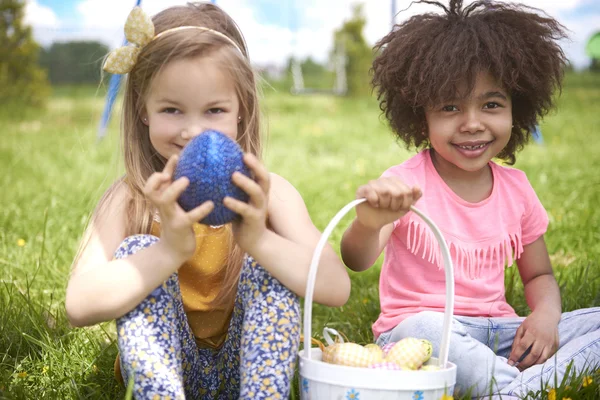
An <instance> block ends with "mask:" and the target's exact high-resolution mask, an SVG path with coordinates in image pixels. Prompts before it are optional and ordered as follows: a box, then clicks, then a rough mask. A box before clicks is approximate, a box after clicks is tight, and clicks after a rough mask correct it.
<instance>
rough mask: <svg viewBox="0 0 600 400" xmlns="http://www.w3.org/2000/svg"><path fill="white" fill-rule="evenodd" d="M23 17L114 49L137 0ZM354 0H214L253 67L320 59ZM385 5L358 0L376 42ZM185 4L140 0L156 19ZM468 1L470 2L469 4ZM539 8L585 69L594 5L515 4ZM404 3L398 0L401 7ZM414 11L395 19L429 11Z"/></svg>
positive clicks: (78, 4)
mask: <svg viewBox="0 0 600 400" xmlns="http://www.w3.org/2000/svg"><path fill="white" fill-rule="evenodd" d="M26 1H27V7H26V20H27V21H28V22H29V23H30V24H31V25H32V26H33V29H34V35H35V37H36V39H37V40H38V41H39V42H40V43H41V44H42V45H49V44H50V43H52V42H53V41H65V40H100V41H102V42H104V43H106V44H107V45H109V46H110V47H115V46H117V45H119V44H120V43H121V41H122V40H123V23H124V21H125V19H126V17H127V14H128V12H129V10H130V9H131V7H132V6H133V5H134V4H135V0H26ZM356 1H357V0H327V1H324V0H216V3H217V4H218V5H220V6H221V7H222V8H223V9H225V10H226V11H227V12H228V13H229V14H231V15H232V17H233V18H234V19H235V20H236V21H237V22H238V24H239V25H240V27H241V29H242V32H243V33H244V35H245V37H246V40H247V42H248V45H249V48H250V54H251V58H252V59H253V60H254V62H255V63H257V64H261V65H265V64H283V63H284V62H285V60H286V59H287V58H288V57H289V56H290V55H295V56H297V57H306V56H308V55H311V56H312V57H313V58H315V59H317V60H319V61H326V59H327V56H328V54H329V51H330V48H331V39H332V37H333V31H334V29H336V28H338V27H339V26H340V25H341V24H342V22H343V21H344V20H345V19H347V18H348V17H349V16H350V13H351V7H352V4H354V3H355V2H356ZM390 1H391V0H363V3H365V13H366V16H367V26H366V28H365V36H366V38H367V41H368V42H369V43H371V44H374V43H375V41H377V40H378V39H379V38H381V37H382V36H384V35H385V34H386V33H387V31H388V30H389V28H390V21H391V12H390V10H391V3H390ZM185 2H186V0H142V6H143V8H144V9H145V10H146V11H147V12H148V13H149V14H154V13H156V12H158V11H160V10H161V9H163V8H165V7H168V6H170V5H172V4H184V3H185ZM467 2H469V0H467ZM519 2H521V3H525V4H528V5H531V6H534V7H537V8H541V9H543V10H544V11H546V12H547V13H548V14H550V15H551V16H553V17H555V18H557V19H558V20H559V21H560V22H561V23H562V24H563V25H565V26H566V27H567V28H568V29H570V31H571V39H572V41H571V42H568V43H565V44H564V46H563V47H564V49H565V52H566V53H567V56H568V57H569V58H570V59H571V60H572V61H573V62H574V63H575V65H576V66H578V67H583V66H586V65H588V63H589V59H588V58H587V57H586V55H585V53H584V47H585V43H586V41H587V39H588V38H589V37H590V36H591V35H592V33H593V32H596V31H600V1H599V0H519ZM409 3H410V0H396V8H397V10H402V9H404V8H406V6H407V5H408V4H409ZM427 7H428V6H425V5H419V6H412V7H411V8H410V9H409V10H408V11H406V12H403V13H401V14H400V16H399V17H398V18H399V20H403V19H406V18H408V17H410V16H411V15H412V14H415V13H418V12H423V11H428V10H430V8H429V9H428V8H427Z"/></svg>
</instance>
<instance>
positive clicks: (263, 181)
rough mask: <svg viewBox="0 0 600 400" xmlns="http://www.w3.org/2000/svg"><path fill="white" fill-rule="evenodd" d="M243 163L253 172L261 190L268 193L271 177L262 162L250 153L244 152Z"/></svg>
mask: <svg viewBox="0 0 600 400" xmlns="http://www.w3.org/2000/svg"><path fill="white" fill-rule="evenodd" d="M244 163H245V164H246V165H247V166H248V168H250V170H251V171H252V173H253V174H254V179H255V180H256V182H257V183H258V185H259V186H260V187H261V189H262V190H263V192H265V193H269V189H270V182H271V179H270V177H269V171H268V170H267V168H266V167H265V166H264V164H263V163H261V162H260V161H259V160H258V158H256V156H255V155H254V154H252V153H246V154H244Z"/></svg>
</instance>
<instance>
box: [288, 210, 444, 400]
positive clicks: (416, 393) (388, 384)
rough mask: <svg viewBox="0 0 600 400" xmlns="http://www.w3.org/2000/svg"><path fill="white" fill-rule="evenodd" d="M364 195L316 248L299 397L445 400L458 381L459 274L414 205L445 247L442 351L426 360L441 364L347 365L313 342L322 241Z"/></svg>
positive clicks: (306, 307) (331, 225)
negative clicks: (454, 327)
mask: <svg viewBox="0 0 600 400" xmlns="http://www.w3.org/2000/svg"><path fill="white" fill-rule="evenodd" d="M364 201H365V199H358V200H354V201H352V202H351V203H349V204H347V205H346V206H345V207H344V208H342V209H341V210H340V211H339V212H338V213H337V214H336V215H335V217H333V219H332V220H331V222H330V223H329V225H327V228H325V231H324V232H323V235H322V236H321V239H320V240H319V243H318V244H317V247H316V248H315V252H314V254H313V258H312V261H311V265H310V269H309V272H308V281H307V284H306V294H305V298H304V349H305V350H306V349H310V351H309V352H306V351H305V350H301V351H300V352H299V353H298V357H299V359H300V398H301V399H302V400H309V399H310V400H337V399H340V400H404V399H405V400H440V398H442V396H444V395H447V396H451V395H452V392H453V391H454V385H455V383H456V365H455V364H453V363H451V362H448V347H449V344H450V328H451V323H452V314H453V313H454V274H453V266H452V259H451V258H450V252H449V250H448V246H447V245H446V241H445V240H444V238H443V236H442V234H441V232H440V231H439V229H438V227H437V226H436V225H435V224H434V223H433V222H432V221H431V220H430V219H429V218H427V217H426V216H425V215H423V213H422V212H421V211H419V210H418V209H417V208H415V207H411V210H412V211H413V212H414V213H416V214H417V215H418V216H419V217H421V218H422V219H423V220H424V221H425V222H426V223H427V225H429V227H430V228H431V230H432V231H433V233H434V235H435V237H436V239H437V241H438V243H439V245H440V247H441V250H442V257H443V259H444V270H445V275H446V306H445V309H444V325H443V328H442V340H441V345H440V353H439V355H438V357H437V358H435V357H432V358H431V359H430V360H429V361H428V362H427V363H426V365H438V366H440V367H441V369H440V370H437V371H406V370H402V371H391V370H384V369H370V368H358V367H347V366H343V365H335V364H329V363H325V362H323V361H321V356H322V353H321V350H320V349H319V348H311V331H312V329H311V328H312V327H311V323H312V300H313V293H314V286H315V279H316V276H317V268H318V265H319V259H320V258H321V252H322V251H323V247H325V244H326V243H327V239H328V238H329V236H330V235H331V232H332V231H333V229H334V228H335V226H336V225H337V224H338V223H339V222H340V220H341V219H342V218H343V217H344V215H346V214H347V213H348V211H350V210H351V209H352V208H354V207H355V206H357V205H358V204H360V203H362V202H364Z"/></svg>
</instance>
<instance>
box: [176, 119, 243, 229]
mask: <svg viewBox="0 0 600 400" xmlns="http://www.w3.org/2000/svg"><path fill="white" fill-rule="evenodd" d="M235 171H239V172H241V173H243V174H244V175H246V176H248V177H250V176H251V174H250V170H249V168H248V167H247V166H246V164H245V163H244V161H243V152H242V149H241V148H240V146H239V145H238V144H237V143H236V142H235V141H233V140H231V139H230V138H229V137H228V136H226V135H224V134H222V133H220V132H217V131H206V132H204V133H202V134H200V135H198V136H196V137H195V138H194V139H192V140H191V141H190V142H189V143H188V144H187V145H186V146H185V147H184V148H183V151H182V152H181V154H180V157H179V163H178V164H177V168H176V169H175V173H174V175H173V179H174V180H175V179H178V178H180V177H182V176H185V177H187V178H188V179H189V180H190V184H189V186H188V187H187V188H186V189H185V191H184V192H183V193H182V194H181V196H180V197H179V199H178V203H179V205H180V206H181V208H183V209H184V210H186V211H190V210H192V209H194V208H195V207H197V206H199V205H201V204H202V203H204V202H205V201H208V200H212V201H213V203H214V205H215V207H214V209H213V211H212V212H211V213H210V214H209V215H208V216H206V217H205V218H204V219H203V220H202V221H200V222H201V223H202V224H206V225H223V224H226V223H228V222H231V221H232V220H234V219H235V218H237V217H239V216H238V214H236V213H235V212H233V211H231V210H229V209H228V208H227V207H225V206H224V205H223V199H224V198H225V196H230V197H233V198H235V199H238V200H241V201H245V202H247V201H248V198H249V196H248V194H246V192H244V191H243V190H242V189H240V188H238V187H237V186H236V185H234V183H233V182H232V181H231V175H232V174H233V173H234V172H235Z"/></svg>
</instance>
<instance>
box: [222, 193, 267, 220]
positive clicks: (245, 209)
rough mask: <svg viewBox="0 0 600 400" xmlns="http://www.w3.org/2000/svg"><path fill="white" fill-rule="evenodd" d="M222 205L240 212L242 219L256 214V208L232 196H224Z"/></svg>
mask: <svg viewBox="0 0 600 400" xmlns="http://www.w3.org/2000/svg"><path fill="white" fill-rule="evenodd" d="M223 205H225V207H227V208H228V209H230V210H231V211H233V212H236V213H238V214H240V215H241V216H242V218H243V219H249V218H253V217H255V216H257V214H258V213H257V212H256V208H254V207H252V206H251V205H250V204H248V203H246V202H243V201H240V200H237V199H234V198H233V197H225V198H224V199H223Z"/></svg>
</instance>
